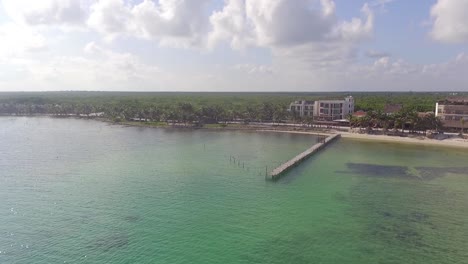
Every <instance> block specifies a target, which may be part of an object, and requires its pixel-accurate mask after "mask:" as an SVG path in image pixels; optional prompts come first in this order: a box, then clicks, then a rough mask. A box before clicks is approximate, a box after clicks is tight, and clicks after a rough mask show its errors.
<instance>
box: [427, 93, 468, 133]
mask: <svg viewBox="0 0 468 264" xmlns="http://www.w3.org/2000/svg"><path fill="white" fill-rule="evenodd" d="M435 115H436V116H437V117H439V118H440V120H441V121H442V124H443V125H444V127H446V128H465V127H468V97H465V98H463V97H462V98H460V97H459V98H447V99H445V100H443V101H439V102H437V103H436V109H435ZM462 120H464V124H463V121H462Z"/></svg>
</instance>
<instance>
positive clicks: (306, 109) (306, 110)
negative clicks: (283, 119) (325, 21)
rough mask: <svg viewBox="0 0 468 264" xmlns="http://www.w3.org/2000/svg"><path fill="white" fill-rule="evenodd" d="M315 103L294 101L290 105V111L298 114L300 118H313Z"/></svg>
mask: <svg viewBox="0 0 468 264" xmlns="http://www.w3.org/2000/svg"><path fill="white" fill-rule="evenodd" d="M314 103H315V102H314V101H305V100H299V101H294V102H292V103H291V104H290V105H289V109H288V111H289V112H291V113H296V114H298V115H299V116H300V117H304V116H313V114H314Z"/></svg>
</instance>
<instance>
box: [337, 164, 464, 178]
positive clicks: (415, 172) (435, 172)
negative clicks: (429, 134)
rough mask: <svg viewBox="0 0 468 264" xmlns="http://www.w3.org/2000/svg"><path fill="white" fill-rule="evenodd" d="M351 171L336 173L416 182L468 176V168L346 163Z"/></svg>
mask: <svg viewBox="0 0 468 264" xmlns="http://www.w3.org/2000/svg"><path fill="white" fill-rule="evenodd" d="M346 166H347V167H348V169H349V171H336V173H352V174H359V175H366V176H373V177H398V178H408V179H416V180H433V179H437V178H440V177H443V176H446V175H447V174H448V173H452V174H461V175H468V167H445V168H444V167H414V168H409V167H406V166H391V165H377V164H367V163H346Z"/></svg>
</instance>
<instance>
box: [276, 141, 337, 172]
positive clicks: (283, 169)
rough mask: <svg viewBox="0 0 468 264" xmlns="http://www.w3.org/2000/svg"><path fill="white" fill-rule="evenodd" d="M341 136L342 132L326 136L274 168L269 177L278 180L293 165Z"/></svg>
mask: <svg viewBox="0 0 468 264" xmlns="http://www.w3.org/2000/svg"><path fill="white" fill-rule="evenodd" d="M340 136H341V135H340V134H334V135H331V136H329V137H327V138H325V140H324V141H322V142H320V143H317V144H315V145H313V146H312V147H310V148H309V149H307V150H306V151H304V152H302V153H300V154H299V155H297V156H296V157H294V158H293V159H291V160H289V161H287V162H286V163H283V164H282V165H281V166H279V167H278V168H276V169H274V170H273V171H272V172H271V173H270V175H269V179H271V180H277V179H279V178H280V177H281V176H283V175H284V174H285V173H286V172H287V171H288V170H289V169H291V168H292V167H295V166H297V165H298V164H299V163H301V162H302V161H303V160H305V159H306V158H308V157H310V156H311V155H313V154H315V153H317V152H318V151H319V150H321V149H322V148H324V147H325V146H326V145H328V144H329V143H330V142H332V141H333V140H335V139H337V138H339V137H340Z"/></svg>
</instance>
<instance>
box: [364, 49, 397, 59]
mask: <svg viewBox="0 0 468 264" xmlns="http://www.w3.org/2000/svg"><path fill="white" fill-rule="evenodd" d="M365 55H366V56H367V57H369V58H377V59H380V58H384V57H390V56H391V55H390V53H387V52H382V51H376V50H372V49H371V50H368V51H366V53H365Z"/></svg>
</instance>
